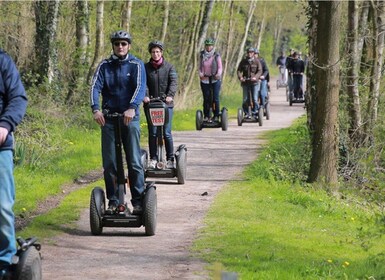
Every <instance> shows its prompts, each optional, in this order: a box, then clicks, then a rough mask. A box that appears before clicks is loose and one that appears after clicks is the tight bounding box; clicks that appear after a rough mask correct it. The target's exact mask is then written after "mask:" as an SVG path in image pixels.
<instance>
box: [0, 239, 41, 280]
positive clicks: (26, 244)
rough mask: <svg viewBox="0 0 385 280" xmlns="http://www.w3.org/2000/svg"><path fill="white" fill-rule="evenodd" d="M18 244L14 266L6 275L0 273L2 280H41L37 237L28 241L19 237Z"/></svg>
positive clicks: (39, 247)
mask: <svg viewBox="0 0 385 280" xmlns="http://www.w3.org/2000/svg"><path fill="white" fill-rule="evenodd" d="M17 243H18V249H17V252H16V255H15V256H13V258H12V264H11V266H10V268H9V270H8V271H7V272H6V273H5V274H2V272H1V271H0V280H41V279H42V269H41V255H40V249H41V246H40V243H38V242H37V239H36V237H32V238H28V239H26V240H24V239H23V238H21V237H18V238H17Z"/></svg>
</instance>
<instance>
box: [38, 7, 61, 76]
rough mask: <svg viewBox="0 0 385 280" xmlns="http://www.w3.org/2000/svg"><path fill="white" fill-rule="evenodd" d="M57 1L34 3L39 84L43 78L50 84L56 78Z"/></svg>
mask: <svg viewBox="0 0 385 280" xmlns="http://www.w3.org/2000/svg"><path fill="white" fill-rule="evenodd" d="M59 5H60V1H59V0H54V1H40V0H38V1H36V3H35V18H36V38H35V52H36V60H37V61H36V64H35V65H36V66H37V67H38V68H37V69H36V72H37V74H38V75H39V76H40V79H39V80H40V82H42V81H43V80H44V79H45V78H46V79H47V81H48V83H52V81H53V79H54V77H57V76H58V65H57V58H58V57H57V47H56V45H55V43H56V35H57V26H58V14H59Z"/></svg>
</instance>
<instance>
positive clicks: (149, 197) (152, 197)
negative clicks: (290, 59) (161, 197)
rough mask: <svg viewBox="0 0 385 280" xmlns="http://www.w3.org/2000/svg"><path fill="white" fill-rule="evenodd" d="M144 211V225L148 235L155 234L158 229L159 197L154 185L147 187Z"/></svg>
mask: <svg viewBox="0 0 385 280" xmlns="http://www.w3.org/2000/svg"><path fill="white" fill-rule="evenodd" d="M143 205H144V212H143V225H144V228H145V233H146V235H147V236H153V235H155V231H156V211H157V197H156V190H155V187H154V186H149V187H147V190H146V194H145V196H144V201H143Z"/></svg>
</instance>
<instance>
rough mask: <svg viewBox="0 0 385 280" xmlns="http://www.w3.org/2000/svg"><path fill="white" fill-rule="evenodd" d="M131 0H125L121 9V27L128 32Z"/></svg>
mask: <svg viewBox="0 0 385 280" xmlns="http://www.w3.org/2000/svg"><path fill="white" fill-rule="evenodd" d="M132 1H133V0H127V1H125V2H124V7H123V10H122V22H121V27H122V29H123V30H126V31H127V32H130V22H131V12H132Z"/></svg>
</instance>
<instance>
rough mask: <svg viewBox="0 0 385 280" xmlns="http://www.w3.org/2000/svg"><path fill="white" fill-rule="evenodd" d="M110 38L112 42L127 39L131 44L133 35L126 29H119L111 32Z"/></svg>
mask: <svg viewBox="0 0 385 280" xmlns="http://www.w3.org/2000/svg"><path fill="white" fill-rule="evenodd" d="M110 40H111V43H113V42H115V41H118V40H124V41H127V43H129V44H131V35H130V34H129V33H128V32H126V31H124V30H119V31H116V32H114V33H112V34H111V36H110Z"/></svg>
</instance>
